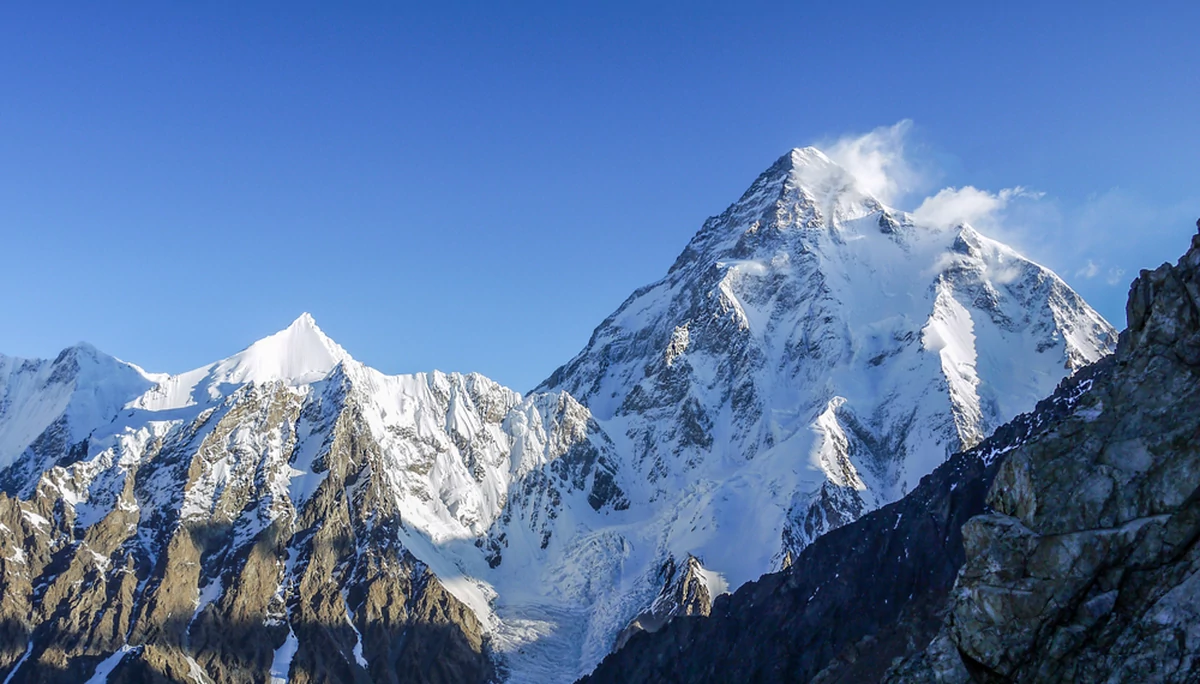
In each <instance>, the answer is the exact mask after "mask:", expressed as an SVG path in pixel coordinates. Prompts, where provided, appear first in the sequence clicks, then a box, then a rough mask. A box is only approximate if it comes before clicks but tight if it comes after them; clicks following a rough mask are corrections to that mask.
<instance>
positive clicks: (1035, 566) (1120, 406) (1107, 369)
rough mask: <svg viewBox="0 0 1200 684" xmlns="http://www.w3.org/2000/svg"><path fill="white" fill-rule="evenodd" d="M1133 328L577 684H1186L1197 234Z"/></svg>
mask: <svg viewBox="0 0 1200 684" xmlns="http://www.w3.org/2000/svg"><path fill="white" fill-rule="evenodd" d="M1127 313H1128V318H1129V328H1128V329H1127V330H1126V331H1125V332H1124V333H1122V335H1121V338H1120V342H1119V345H1118V350H1117V353H1116V355H1115V357H1113V358H1110V359H1106V360H1105V361H1102V362H1100V363H1097V364H1094V365H1093V366H1092V367H1090V368H1088V369H1086V370H1084V371H1081V372H1080V373H1079V374H1078V375H1077V376H1076V377H1075V378H1072V379H1070V380H1068V381H1066V382H1064V383H1063V384H1062V385H1061V386H1060V387H1059V389H1058V391H1056V393H1055V395H1054V396H1053V397H1051V398H1050V399H1048V400H1047V401H1045V402H1042V403H1041V404H1039V406H1038V409H1037V410H1035V411H1034V412H1033V413H1032V414H1029V415H1027V416H1022V417H1021V418H1019V419H1018V420H1016V421H1014V422H1013V423H1011V424H1009V425H1007V426H1005V427H1004V428H1001V429H1000V430H998V431H997V432H996V434H994V435H993V436H992V437H991V438H990V439H989V440H987V441H986V442H984V443H983V444H982V445H980V446H979V447H977V448H976V449H973V450H970V451H968V452H965V453H963V454H958V455H956V456H955V457H953V458H952V459H951V460H950V461H949V462H947V463H946V464H945V465H943V466H942V467H940V468H938V469H937V470H936V471H934V473H933V474H932V475H930V476H928V477H926V478H925V479H923V480H922V481H921V483H920V485H919V486H918V487H917V488H916V490H914V491H913V492H912V493H911V494H910V495H909V496H907V497H906V498H905V499H903V500H901V501H899V502H897V503H895V504H893V505H891V506H888V507H885V508H883V509H881V510H879V511H876V512H875V513H872V514H869V515H867V516H865V517H863V518H862V519H861V520H859V521H857V522H855V523H853V524H851V525H848V526H846V527H843V528H841V529H838V530H835V531H833V532H831V533H829V534H827V535H825V536H824V537H822V538H820V539H818V540H817V541H816V542H814V543H813V544H812V545H811V546H809V547H808V548H806V549H805V550H804V551H803V552H802V553H801V554H800V555H799V557H798V558H797V559H796V561H795V563H793V565H792V566H791V567H790V568H789V569H788V570H787V571H785V572H782V573H777V574H774V575H767V576H764V577H763V578H762V579H761V580H760V581H759V582H756V583H752V584H750V585H747V586H745V587H743V588H742V589H740V590H739V591H738V592H737V593H735V594H734V595H733V596H731V597H722V598H721V599H719V600H718V601H717V603H716V605H715V606H714V607H713V610H712V617H710V618H707V619H706V618H689V617H679V618H676V619H674V620H673V621H671V622H670V623H669V624H667V625H666V626H665V627H664V628H663V629H661V630H660V631H659V632H657V633H655V634H640V635H636V636H634V637H633V638H631V639H630V640H629V643H628V644H626V646H625V647H624V648H623V649H622V650H620V651H619V652H617V653H615V654H613V655H611V656H609V657H608V658H607V659H606V660H605V661H604V662H603V663H602V664H601V665H600V667H599V668H597V670H596V671H595V673H593V674H592V675H591V676H590V677H587V678H585V679H584V680H583V681H585V682H589V684H595V683H599V682H617V681H620V682H650V681H658V682H685V681H686V682H718V681H732V680H734V679H738V680H742V681H756V682H783V681H819V682H862V681H879V680H881V679H883V680H885V681H889V682H908V681H922V682H926V681H928V682H954V683H965V682H1008V681H1022V682H1024V681H1028V682H1058V681H1162V682H1184V681H1196V680H1197V679H1198V678H1200V661H1198V655H1200V580H1198V579H1197V570H1198V569H1200V565H1198V564H1200V549H1198V548H1197V544H1196V542H1197V539H1198V538H1200V394H1198V393H1200V385H1198V382H1197V381H1198V380H1200V377H1198V374H1200V236H1197V237H1194V238H1193V240H1192V245H1191V249H1190V250H1189V251H1188V253H1187V254H1186V255H1185V256H1184V257H1183V258H1182V259H1181V260H1180V261H1179V262H1178V264H1176V265H1174V266H1171V265H1165V264H1164V265H1163V266H1162V267H1160V268H1159V269H1157V270H1155V271H1152V272H1150V271H1143V272H1142V274H1141V275H1140V277H1139V278H1138V279H1137V280H1135V281H1134V284H1133V287H1132V289H1131V292H1130V298H1129V305H1128V310H1127ZM831 577H832V578H833V579H830V578H831Z"/></svg>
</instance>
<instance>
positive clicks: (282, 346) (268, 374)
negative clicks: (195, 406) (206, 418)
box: [214, 312, 352, 384]
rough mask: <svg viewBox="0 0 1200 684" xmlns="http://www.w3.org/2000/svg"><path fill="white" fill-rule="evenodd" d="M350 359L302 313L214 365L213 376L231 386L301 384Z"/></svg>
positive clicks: (317, 378)
mask: <svg viewBox="0 0 1200 684" xmlns="http://www.w3.org/2000/svg"><path fill="white" fill-rule="evenodd" d="M350 360H352V359H351V357H350V354H349V353H347V352H346V350H345V349H343V348H342V347H341V346H340V345H338V343H336V342H334V341H333V340H331V339H330V338H329V337H328V336H327V335H326V334H325V333H324V332H322V331H321V328H320V327H318V326H317V322H316V320H314V319H313V317H312V315H311V314H309V313H307V312H305V313H302V314H300V316H299V317H298V318H296V320H294V321H292V323H291V325H289V326H288V327H286V328H284V329H283V330H280V331H279V332H277V333H275V334H274V335H270V336H268V337H264V338H263V339H261V340H259V341H257V342H255V343H254V344H252V345H250V346H249V347H247V348H246V349H244V350H242V351H240V352H238V353H237V354H234V355H233V356H231V357H229V358H228V359H225V360H224V361H221V362H220V363H218V364H217V366H216V368H215V369H214V374H215V375H216V376H217V377H219V378H220V380H221V381H222V382H228V383H235V384H241V383H244V382H268V381H272V380H283V381H286V382H289V383H292V384H305V383H309V382H315V381H317V380H320V379H321V378H324V377H325V376H326V375H328V374H329V371H331V370H333V368H334V367H335V366H337V365H338V364H339V363H342V362H344V361H350Z"/></svg>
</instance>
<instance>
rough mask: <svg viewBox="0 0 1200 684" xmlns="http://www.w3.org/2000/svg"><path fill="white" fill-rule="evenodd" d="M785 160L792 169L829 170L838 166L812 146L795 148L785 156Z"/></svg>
mask: <svg viewBox="0 0 1200 684" xmlns="http://www.w3.org/2000/svg"><path fill="white" fill-rule="evenodd" d="M787 158H788V160H789V161H790V162H791V166H792V168H799V167H804V166H817V167H821V168H829V167H831V166H838V165H837V163H836V162H834V161H833V160H832V159H830V158H829V155H827V154H825V153H824V152H822V151H821V150H819V149H817V148H815V147H812V146H809V147H796V148H794V149H792V151H791V152H789V153H788V154H787ZM838 168H841V167H838Z"/></svg>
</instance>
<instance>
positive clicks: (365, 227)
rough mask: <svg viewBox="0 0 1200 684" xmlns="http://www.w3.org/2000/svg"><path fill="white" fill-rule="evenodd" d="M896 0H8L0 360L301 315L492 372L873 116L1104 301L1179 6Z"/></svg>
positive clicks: (1173, 188)
mask: <svg viewBox="0 0 1200 684" xmlns="http://www.w3.org/2000/svg"><path fill="white" fill-rule="evenodd" d="M568 4H569V5H571V6H570V7H566V6H565V5H568ZM922 4H923V8H920V9H916V8H913V7H911V6H909V5H911V3H903V5H905V6H901V5H902V4H901V3H866V2H860V3H821V4H812V5H811V6H808V4H807V3H786V4H783V3H781V4H757V3H736V4H735V3H729V4H725V5H721V4H714V3H679V4H655V5H654V6H652V7H649V8H647V7H646V6H645V5H646V4H645V3H632V4H621V3H546V4H535V3H479V4H474V3H440V5H443V6H440V7H434V6H433V5H432V4H430V5H422V6H417V5H401V4H399V3H370V4H358V3H286V4H285V3H280V4H274V5H268V4H264V3H255V4H254V6H253V7H248V6H244V4H238V3H226V2H220V3H146V4H142V5H136V4H132V3H130V4H121V6H120V7H119V8H118V7H116V6H115V5H112V4H108V3H105V4H103V6H101V5H100V4H96V3H89V4H78V5H68V4H54V6H50V5H51V4H50V3H40V4H26V5H25V6H17V5H13V4H9V5H5V6H3V7H0V250H3V252H2V253H3V261H2V262H0V263H3V268H2V269H0V291H3V292H4V293H5V295H4V296H3V297H0V351H3V352H4V353H6V354H15V355H21V356H52V355H54V354H55V353H56V352H57V351H58V350H59V349H61V348H62V347H64V346H66V345H68V344H71V343H73V342H75V341H78V340H80V339H86V340H88V341H90V342H92V343H93V344H95V345H97V346H98V347H100V348H102V349H104V350H106V351H108V352H110V353H112V354H115V355H117V356H119V357H121V358H125V359H127V360H130V361H134V362H136V363H139V364H140V365H142V366H144V367H146V368H147V369H149V370H155V371H172V372H177V371H182V370H185V369H188V368H192V367H195V366H199V365H201V364H203V363H206V362H208V361H211V360H215V359H217V358H221V357H223V356H226V355H229V354H231V353H233V352H235V351H237V350H238V349H240V348H242V347H244V346H245V345H246V344H248V343H250V342H251V341H253V340H255V339H257V338H259V337H262V336H264V335H266V334H269V333H271V332H274V331H275V330H277V329H279V328H282V327H284V326H286V325H287V324H288V323H289V322H290V321H291V320H292V319H293V318H295V317H296V316H297V315H298V314H299V313H300V312H302V311H311V312H312V313H313V315H314V316H315V317H316V319H317V321H318V322H319V323H320V325H321V326H322V328H323V329H324V330H325V331H326V332H327V333H329V334H330V335H331V336H332V337H333V338H334V339H336V340H337V341H338V342H340V343H341V344H342V345H343V346H344V347H346V348H347V349H348V350H349V351H350V352H351V354H353V355H354V356H355V357H356V358H358V359H360V360H362V361H365V362H367V363H369V364H371V365H373V366H375V367H377V368H379V369H381V370H384V371H387V372H412V371H419V370H429V369H432V368H439V369H443V370H458V371H468V370H477V371H480V372H483V373H485V374H487V375H489V376H491V377H493V378H495V379H496V380H498V381H500V382H502V383H504V384H508V385H511V386H514V387H516V388H518V389H523V390H524V389H528V388H530V387H532V386H533V385H534V384H536V383H537V382H538V381H539V380H541V379H542V378H544V377H545V376H546V375H548V374H549V373H550V372H551V371H552V370H553V369H554V368H555V367H556V366H557V365H558V364H560V363H563V362H565V361H567V360H568V359H569V358H570V357H571V356H572V355H573V354H574V353H576V352H577V351H578V350H579V349H580V348H581V347H582V346H583V345H584V343H585V342H586V341H587V338H588V336H589V334H590V332H591V330H592V328H593V327H594V326H595V325H596V324H598V323H599V322H600V321H601V320H602V319H603V318H604V317H605V316H607V315H608V314H609V313H610V312H611V311H612V310H613V309H615V308H616V307H617V306H618V305H619V304H620V302H621V301H622V300H623V299H624V298H625V297H626V296H627V295H628V294H629V293H630V292H631V291H632V290H633V289H635V288H636V287H638V286H640V285H642V284H645V283H648V282H651V281H653V280H656V279H658V278H659V277H661V276H662V275H663V274H664V273H665V271H666V269H667V267H669V265H670V264H671V263H672V261H673V260H674V258H675V256H676V255H677V254H678V253H679V251H680V250H682V248H683V246H684V245H685V244H686V242H687V240H688V239H689V238H690V237H691V235H692V233H694V232H695V231H696V230H697V229H698V228H699V226H700V224H701V223H702V222H703V220H704V219H705V218H706V217H707V216H709V215H712V214H716V213H719V212H720V211H721V210H723V209H724V208H725V206H727V205H728V204H729V203H731V202H732V201H734V200H735V199H736V198H737V197H738V195H739V194H740V193H741V192H742V191H743V190H744V189H745V188H746V186H748V185H749V184H750V182H751V181H753V179H754V177H755V176H756V175H757V174H758V173H759V172H760V171H762V170H763V169H764V168H766V167H767V166H768V165H769V164H770V163H771V162H772V161H774V160H775V159H776V158H777V157H778V156H779V155H781V154H783V153H784V152H785V151H786V150H788V149H789V148H791V147H795V146H800V145H806V144H810V143H814V142H824V143H827V144H828V143H832V142H835V141H838V140H841V141H842V142H843V143H845V142H847V141H854V140H859V141H861V140H864V139H865V140H877V139H878V138H880V137H882V138H884V139H886V140H885V142H886V143H887V145H890V146H888V147H887V152H888V154H890V155H893V156H895V157H897V158H898V159H899V160H900V161H901V162H903V164H901V166H902V167H903V168H904V169H907V170H908V171H911V174H910V175H909V176H906V180H907V181H909V182H908V183H907V185H906V186H905V188H904V189H905V192H899V193H896V197H894V198H893V201H894V202H895V203H896V204H897V205H898V206H899V207H900V208H902V209H915V208H916V207H917V206H919V205H920V204H921V202H922V201H923V200H924V198H925V197H928V196H930V195H934V194H936V193H937V192H938V191H939V190H940V189H942V188H944V187H953V188H959V189H961V188H963V187H964V186H972V187H974V188H977V189H978V191H979V193H980V194H979V195H978V197H983V198H986V197H992V198H1001V197H1003V198H1006V200H1007V201H1004V202H1001V203H1000V205H996V204H995V203H993V204H991V205H987V206H988V209H987V215H986V216H982V217H981V221H982V222H984V223H986V224H987V225H988V226H989V227H990V228H991V232H993V233H997V234H998V236H999V237H1003V238H1005V239H1008V240H1010V241H1012V242H1014V243H1016V245H1017V246H1018V247H1019V248H1021V249H1022V250H1024V251H1025V252H1026V253H1027V254H1028V255H1029V256H1031V257H1033V258H1035V259H1037V260H1039V261H1041V262H1042V263H1045V264H1047V265H1049V266H1051V267H1052V268H1054V269H1055V270H1057V271H1058V272H1059V273H1060V274H1061V275H1062V276H1063V277H1064V278H1066V280H1067V281H1068V282H1069V283H1071V284H1072V285H1073V286H1074V287H1076V288H1077V289H1078V290H1079V291H1080V292H1081V293H1082V294H1083V295H1084V297H1085V298H1087V299H1088V301H1089V302H1091V303H1092V304H1093V306H1095V307H1096V308H1098V309H1099V310H1100V311H1101V313H1103V314H1104V315H1105V316H1107V317H1108V318H1109V319H1110V320H1111V321H1112V322H1113V323H1114V324H1116V325H1118V326H1121V325H1123V323H1124V313H1123V311H1124V299H1125V293H1126V291H1127V287H1128V281H1129V280H1130V279H1131V278H1132V277H1133V276H1134V275H1135V274H1136V271H1137V269H1138V268H1142V267H1154V266H1156V265H1158V264H1159V263H1161V262H1162V261H1165V260H1172V261H1173V260H1174V259H1175V258H1176V257H1177V256H1178V255H1179V254H1180V253H1182V252H1183V250H1184V248H1185V246H1186V241H1187V239H1188V236H1189V235H1190V234H1191V233H1192V232H1193V231H1194V221H1195V218H1196V216H1197V215H1200V135H1198V131H1200V129H1198V128H1197V124H1198V122H1200V43H1198V42H1197V40H1196V38H1195V34H1196V31H1195V29H1196V26H1198V25H1200V3H1185V2H1178V3H1128V4H1126V3H1103V2H1089V3H1078V4H1074V5H1072V4H1071V3H961V2H959V3H947V4H942V5H939V4H936V3H922ZM1043 4H1046V5H1049V4H1053V5H1055V6H1054V7H1052V8H1050V7H1044V6H1042V5H1043ZM977 5H988V6H977ZM903 122H911V123H903ZM872 132H874V133H872ZM864 134H865V135H868V136H874V137H868V138H856V137H854V136H861V135H864ZM1013 188H1024V191H1023V192H1015V193H1014V192H1011V191H1010V192H1009V193H1008V194H1001V193H1002V192H1003V191H1004V189H1013Z"/></svg>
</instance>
